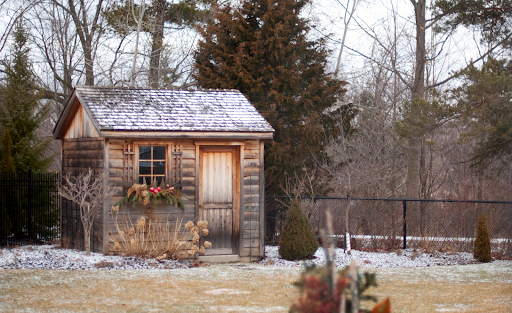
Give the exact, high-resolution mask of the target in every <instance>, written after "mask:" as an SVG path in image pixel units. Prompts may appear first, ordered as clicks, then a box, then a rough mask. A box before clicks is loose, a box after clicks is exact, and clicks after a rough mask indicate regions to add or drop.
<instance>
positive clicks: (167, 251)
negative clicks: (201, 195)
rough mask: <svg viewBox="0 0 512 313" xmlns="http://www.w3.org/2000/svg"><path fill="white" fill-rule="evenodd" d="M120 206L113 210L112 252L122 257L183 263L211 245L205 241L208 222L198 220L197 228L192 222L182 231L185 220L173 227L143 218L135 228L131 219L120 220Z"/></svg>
mask: <svg viewBox="0 0 512 313" xmlns="http://www.w3.org/2000/svg"><path fill="white" fill-rule="evenodd" d="M118 212H119V207H116V206H115V207H113V208H112V214H113V217H114V226H115V228H116V231H117V234H113V235H111V238H110V239H111V240H112V241H113V242H114V247H113V250H114V251H116V252H117V253H119V254H120V255H122V256H136V257H142V258H156V259H157V260H159V261H161V260H163V259H173V260H182V259H184V258H186V257H191V256H193V255H194V254H196V253H199V254H200V255H204V254H205V253H206V250H205V249H208V248H210V247H211V243H210V242H208V241H206V240H204V237H205V236H207V235H208V222H205V221H199V222H197V226H196V225H195V224H194V222H192V221H189V222H188V223H187V224H186V225H185V230H182V227H181V224H182V219H177V220H176V223H174V226H173V225H172V224H171V222H170V221H169V220H167V221H166V222H161V221H152V220H151V219H148V218H146V217H144V216H142V217H140V218H139V219H138V220H137V223H136V224H135V225H134V224H133V223H132V222H131V220H130V219H129V218H123V221H122V222H121V223H120V222H119V220H118Z"/></svg>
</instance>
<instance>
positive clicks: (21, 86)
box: [0, 18, 52, 171]
mask: <svg viewBox="0 0 512 313" xmlns="http://www.w3.org/2000/svg"><path fill="white" fill-rule="evenodd" d="M19 20H20V21H19V22H18V24H17V25H16V29H15V31H14V33H13V34H14V45H13V49H12V50H13V51H12V61H10V62H8V61H4V62H2V64H3V66H4V68H5V75H6V77H5V83H4V84H3V85H2V86H0V126H1V127H2V128H3V129H4V130H5V129H9V134H10V137H11V140H12V146H11V156H12V158H13V162H14V167H15V169H16V171H27V169H28V167H29V166H31V167H32V170H33V171H44V170H45V169H46V168H47V166H48V165H49V164H50V162H51V160H52V158H51V157H45V152H46V150H47V148H48V147H49V144H50V143H51V141H52V138H51V137H48V138H44V139H41V138H39V137H38V134H37V132H38V130H39V128H40V127H41V125H42V123H44V122H45V121H46V120H47V118H48V113H49V105H44V104H41V101H40V100H41V92H40V90H39V89H38V87H37V84H36V80H35V75H34V74H33V72H32V70H31V64H30V61H29V52H30V49H29V47H28V34H27V32H26V30H25V28H24V25H23V19H22V18H20V19H19ZM2 149H5V147H2Z"/></svg>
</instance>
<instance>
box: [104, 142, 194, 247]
mask: <svg viewBox="0 0 512 313" xmlns="http://www.w3.org/2000/svg"><path fill="white" fill-rule="evenodd" d="M137 144H140V145H165V146H167V151H168V152H167V163H166V167H167V177H169V178H168V180H169V181H168V182H166V183H169V184H171V185H174V184H175V183H176V182H175V181H174V179H173V178H174V177H175V172H176V160H175V158H174V157H172V156H173V154H172V153H173V152H174V151H175V149H176V147H178V149H179V148H181V158H182V160H181V167H179V170H180V171H181V173H182V181H181V191H182V200H183V203H184V205H185V211H183V210H182V209H180V208H175V207H174V206H173V205H166V204H161V205H150V206H146V207H144V206H142V205H136V206H135V207H132V206H126V207H125V208H124V209H121V210H120V211H119V215H118V221H120V222H121V221H122V220H123V219H128V217H129V219H130V220H131V221H133V222H134V223H135V222H136V221H137V220H138V219H139V218H140V217H142V216H144V217H145V218H147V219H150V220H151V221H152V222H161V223H164V222H167V221H170V222H171V225H174V223H175V222H176V220H177V219H178V218H179V219H182V220H183V223H182V228H183V227H184V226H185V223H186V222H187V221H192V220H194V219H195V173H196V171H195V158H196V156H195V146H194V143H193V141H192V140H182V141H175V140H161V141H158V142H155V141H151V142H144V141H140V140H137V139H136V138H134V139H133V140H121V139H115V138H112V139H109V140H108V155H109V160H108V162H109V176H110V181H111V182H113V183H114V184H115V185H116V187H115V195H114V197H113V198H112V204H114V203H115V202H117V201H119V200H120V199H121V198H122V197H124V196H125V195H126V192H127V191H128V188H129V187H131V186H132V185H133V184H134V183H136V177H137V173H136V172H135V171H136V170H137V168H138V166H137V164H134V163H136V162H137V159H138V158H137V156H135V154H133V153H132V154H130V152H133V151H135V149H134V145H137ZM178 165H179V164H178ZM178 183H179V182H178ZM111 213H112V208H111V207H109V209H108V210H107V212H106V214H107V215H106V216H105V224H106V228H105V229H106V231H107V233H106V234H107V236H106V237H105V238H106V241H107V240H108V245H107V246H106V250H105V253H106V252H108V251H107V249H112V247H113V240H112V236H113V234H115V225H114V220H113V217H112V214H111Z"/></svg>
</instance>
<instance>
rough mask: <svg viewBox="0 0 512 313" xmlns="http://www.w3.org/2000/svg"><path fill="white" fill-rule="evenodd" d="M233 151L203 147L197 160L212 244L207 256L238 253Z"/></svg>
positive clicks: (234, 159) (227, 148)
mask: <svg viewBox="0 0 512 313" xmlns="http://www.w3.org/2000/svg"><path fill="white" fill-rule="evenodd" d="M236 159H237V158H236V150H235V148H233V147H203V148H202V150H201V159H200V180H201V184H200V186H201V189H202V190H200V205H201V207H202V219H203V220H204V221H207V222H208V230H209V234H208V236H207V237H206V238H205V239H206V240H208V241H210V242H211V243H212V246H211V248H210V249H207V250H206V251H207V254H208V255H216V254H235V253H236V252H237V242H238V240H237V237H238V231H237V230H238V226H237V223H238V220H239V219H238V216H237V215H238V214H239V213H238V212H239V211H238V210H237V200H238V199H237V195H238V193H239V192H238V191H237V185H238V184H237V179H236V175H237V173H238V168H237V161H236Z"/></svg>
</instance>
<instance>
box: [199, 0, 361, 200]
mask: <svg viewBox="0 0 512 313" xmlns="http://www.w3.org/2000/svg"><path fill="white" fill-rule="evenodd" d="M306 4H308V1H307V0H299V1H295V0H270V1H266V0H246V1H244V2H243V3H242V4H241V5H240V6H239V7H237V8H234V7H233V6H231V5H229V4H227V5H226V6H224V7H221V8H218V10H217V11H216V13H215V15H214V16H213V18H211V19H210V22H209V23H208V24H207V25H206V27H205V28H204V29H202V30H200V33H201V35H202V36H203V39H202V40H201V41H200V42H199V48H198V50H197V52H196V54H195V70H196V72H195V79H196V80H197V82H198V84H199V85H200V86H202V87H204V88H225V89H238V90H240V91H241V92H242V93H243V94H244V95H246V96H247V97H248V99H249V101H250V102H251V103H252V104H253V105H254V106H255V107H256V109H258V111H259V112H260V113H261V114H262V115H263V116H264V117H265V118H266V119H267V121H268V122H269V123H270V124H271V125H272V127H273V128H274V129H275V134H274V141H273V142H267V143H266V147H265V177H266V183H267V193H276V192H278V190H279V184H280V183H283V181H284V179H285V173H288V174H293V172H294V171H297V172H300V171H301V168H302V167H303V166H310V165H311V164H312V158H311V155H312V154H313V155H317V154H318V153H320V152H321V151H322V148H323V146H324V142H325V138H326V136H329V135H331V134H334V135H336V131H337V128H336V126H335V125H336V123H335V120H334V118H333V116H336V114H335V112H328V111H329V109H330V108H332V107H333V105H334V104H336V103H337V102H338V101H339V100H340V98H341V96H342V95H343V93H344V89H343V85H344V82H342V81H340V80H337V79H333V78H332V76H331V75H330V74H329V73H327V72H326V65H327V60H326V56H327V53H328V51H327V50H326V48H325V42H324V40H323V39H319V40H310V39H309V38H308V32H309V30H310V27H309V22H308V20H306V19H305V18H303V17H301V11H302V9H303V8H304V6H305V5H306ZM349 112H350V108H349V107H348V106H341V107H340V108H339V112H337V113H339V114H342V116H343V118H345V119H347V120H348V119H350V117H351V115H350V114H349ZM338 116H339V115H338Z"/></svg>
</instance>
